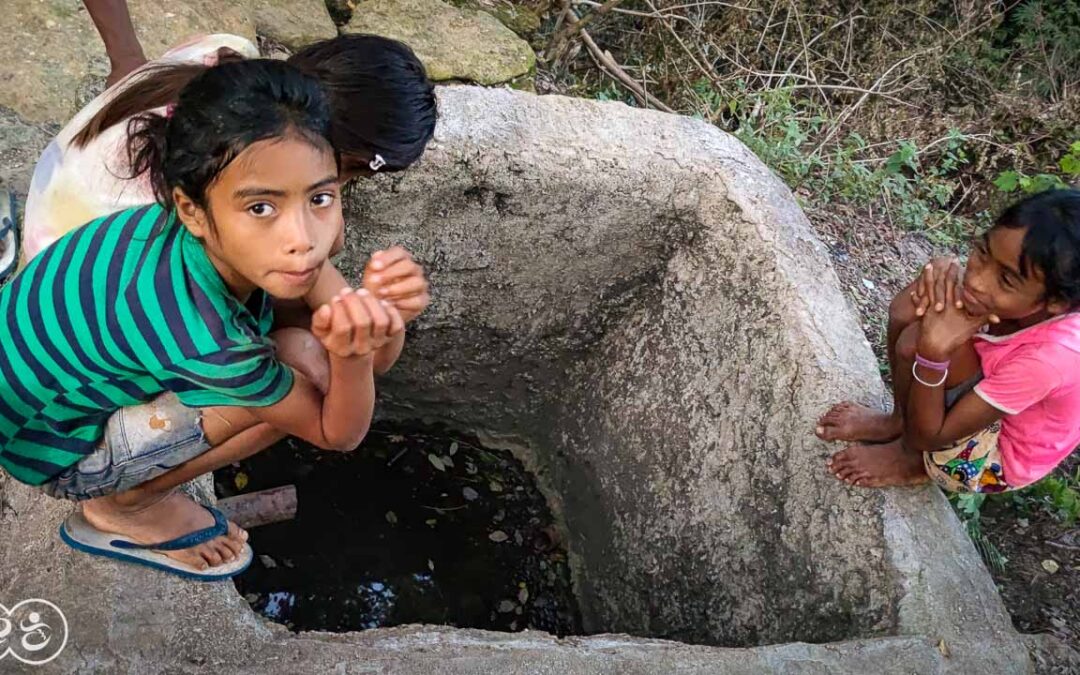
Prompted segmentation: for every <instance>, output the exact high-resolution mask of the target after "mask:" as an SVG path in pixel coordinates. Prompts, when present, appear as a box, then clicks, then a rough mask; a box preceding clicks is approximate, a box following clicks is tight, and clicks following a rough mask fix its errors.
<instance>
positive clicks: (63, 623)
mask: <svg viewBox="0 0 1080 675" xmlns="http://www.w3.org/2000/svg"><path fill="white" fill-rule="evenodd" d="M67 640H68V623H67V618H66V617H65V616H64V613H63V612H61V611H60V608H59V607H57V606H56V605H54V604H53V603H51V602H49V601H48V600H41V599H38V598H32V599H30V600H23V601H22V602H20V603H19V604H17V605H15V606H14V607H12V608H11V609H8V608H7V607H5V606H4V605H2V604H0V661H2V660H3V659H4V657H5V656H7V655H8V654H11V655H12V656H13V657H15V658H16V659H18V660H19V661H22V662H23V663H26V664H29V665H32V666H40V665H41V664H43V663H48V662H49V661H52V660H53V659H55V658H56V657H57V656H59V655H60V652H62V651H64V647H65V646H66V645H67Z"/></svg>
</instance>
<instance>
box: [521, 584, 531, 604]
mask: <svg viewBox="0 0 1080 675" xmlns="http://www.w3.org/2000/svg"><path fill="white" fill-rule="evenodd" d="M528 601H529V589H528V588H524V587H523V588H522V589H521V590H520V591H518V602H520V603H521V604H523V605H524V604H525V603H526V602H528Z"/></svg>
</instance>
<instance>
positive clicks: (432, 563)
mask: <svg viewBox="0 0 1080 675" xmlns="http://www.w3.org/2000/svg"><path fill="white" fill-rule="evenodd" d="M427 568H428V569H429V570H431V571H432V572H434V571H435V561H434V560H432V559H431V558H428V561H427Z"/></svg>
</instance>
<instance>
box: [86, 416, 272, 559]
mask: <svg viewBox="0 0 1080 675" xmlns="http://www.w3.org/2000/svg"><path fill="white" fill-rule="evenodd" d="M224 410H229V409H228V408H226V409H224ZM210 425H212V423H208V426H210ZM219 435H220V433H219ZM282 437H283V434H282V433H281V432H280V431H278V430H277V429H274V428H273V427H271V426H270V425H268V424H264V423H258V424H255V425H254V426H251V427H249V428H247V429H244V430H242V431H240V432H239V433H236V434H235V435H234V436H232V437H231V438H229V439H228V440H225V441H224V442H221V443H219V444H217V445H215V446H213V447H212V448H211V449H210V450H208V451H207V452H205V453H203V454H202V455H200V456H198V457H196V458H194V459H192V460H190V461H187V462H184V463H183V464H180V465H179V466H177V467H175V468H173V469H171V470H170V471H167V472H165V473H163V474H161V475H160V476H157V477H156V478H153V479H152V480H149V481H147V482H146V483H143V484H142V485H139V486H137V487H134V488H132V489H130V490H127V491H125V492H120V493H117V494H114V495H108V496H105V497H99V498H97V499H90V500H87V501H85V502H83V504H82V510H83V515H84V517H85V518H86V520H87V521H88V522H89V523H90V524H91V525H93V526H94V527H95V528H97V529H99V530H101V531H103V532H114V533H117V534H123V535H124V536H127V537H130V538H131V539H134V540H135V541H137V542H140V543H143V544H150V543H153V542H156V541H166V540H169V539H173V538H175V537H179V536H181V535H183V534H187V533H188V532H193V531H195V530H200V529H203V528H205V527H210V526H211V525H213V522H214V521H213V517H212V516H211V515H210V514H209V513H208V512H207V511H206V509H204V508H202V507H201V506H200V505H198V504H196V503H195V502H194V501H192V500H191V499H190V498H189V497H188V496H187V495H185V494H184V493H182V492H180V491H177V490H176V489H175V488H176V487H177V486H179V485H181V484H183V483H185V482H187V481H189V480H191V479H193V478H196V477H198V476H200V475H202V474H204V473H207V472H208V471H214V470H215V469H219V468H221V467H223V466H226V465H228V464H231V463H232V462H236V461H239V460H241V459H245V458H247V457H250V456H251V455H253V454H255V453H257V452H260V451H262V450H264V449H266V448H267V447H269V446H270V445H272V444H273V443H275V442H276V441H277V440H279V439H280V438H282ZM207 438H208V439H210V438H211V435H210V434H209V433H208V434H207ZM246 540H247V532H245V531H244V530H243V529H241V528H240V527H239V526H238V525H236V524H235V523H232V522H230V523H229V530H228V533H227V534H226V535H224V536H221V537H217V538H215V539H212V540H211V541H208V542H205V543H203V544H200V545H198V546H194V547H192V548H187V549H182V550H179V551H163V553H164V554H165V555H168V556H169V557H171V558H175V559H176V560H179V561H181V562H183V563H186V564H188V565H191V566H192V567H194V568H196V569H206V568H207V567H211V566H215V565H220V564H222V563H223V562H229V561H231V560H233V559H234V558H236V556H237V555H239V554H240V552H241V551H242V550H243V547H244V542H245V541H246Z"/></svg>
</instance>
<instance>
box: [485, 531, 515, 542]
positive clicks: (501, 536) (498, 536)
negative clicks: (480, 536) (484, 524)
mask: <svg viewBox="0 0 1080 675" xmlns="http://www.w3.org/2000/svg"><path fill="white" fill-rule="evenodd" d="M509 538H510V537H508V536H506V533H505V532H503V531H502V530H495V531H494V532H492V533H491V534H489V535H488V539H490V540H491V541H493V542H495V543H496V544H501V543H502V542H504V541H506V540H507V539H509Z"/></svg>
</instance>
